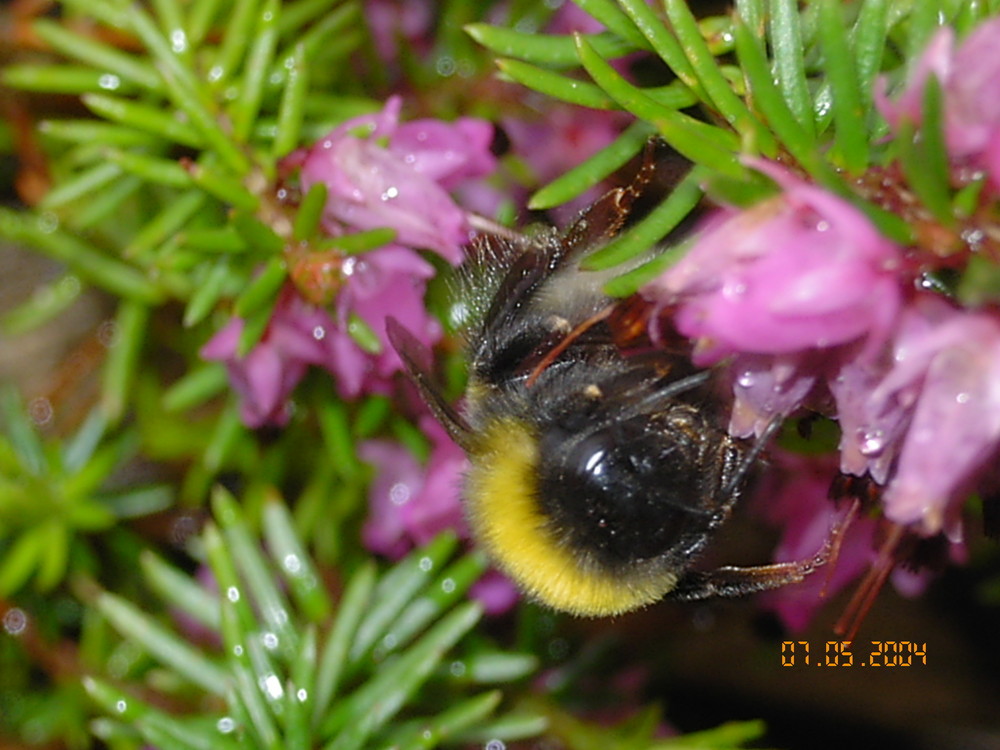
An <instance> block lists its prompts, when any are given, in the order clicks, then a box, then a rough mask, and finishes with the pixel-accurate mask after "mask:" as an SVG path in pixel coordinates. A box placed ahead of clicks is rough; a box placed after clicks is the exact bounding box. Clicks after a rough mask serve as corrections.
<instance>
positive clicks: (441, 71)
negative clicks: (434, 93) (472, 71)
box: [434, 55, 456, 77]
mask: <svg viewBox="0 0 1000 750" xmlns="http://www.w3.org/2000/svg"><path fill="white" fill-rule="evenodd" d="M455 67H456V66H455V58H453V57H449V56H448V55H442V56H441V57H439V58H438V59H437V63H435V65H434V69H435V70H436V71H437V74H438V75H439V76H445V77H447V76H450V75H454V73H455Z"/></svg>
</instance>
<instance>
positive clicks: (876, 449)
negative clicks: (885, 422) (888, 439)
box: [858, 430, 885, 458]
mask: <svg viewBox="0 0 1000 750" xmlns="http://www.w3.org/2000/svg"><path fill="white" fill-rule="evenodd" d="M858 450H860V451H861V455H863V456H868V457H869V458H871V457H873V456H877V455H878V454H880V453H881V452H882V451H883V450H885V434H884V433H883V432H882V430H872V431H871V432H866V433H864V435H862V437H861V446H860V447H859V448H858Z"/></svg>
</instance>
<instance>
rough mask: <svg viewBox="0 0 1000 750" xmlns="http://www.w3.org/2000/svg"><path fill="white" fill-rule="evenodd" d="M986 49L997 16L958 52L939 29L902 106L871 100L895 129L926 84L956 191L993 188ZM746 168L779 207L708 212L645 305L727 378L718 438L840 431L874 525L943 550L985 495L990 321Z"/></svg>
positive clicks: (886, 250)
mask: <svg viewBox="0 0 1000 750" xmlns="http://www.w3.org/2000/svg"><path fill="white" fill-rule="evenodd" d="M998 45H1000V19H998V20H993V21H990V22H988V23H986V24H983V25H982V26H980V27H979V28H977V29H976V30H975V31H973V32H972V33H971V34H970V35H969V36H968V38H967V39H966V40H965V41H964V42H963V43H962V44H961V46H959V48H958V49H957V50H955V49H953V46H954V40H953V33H952V32H951V31H950V30H942V31H940V32H939V33H938V34H937V36H935V38H934V39H933V41H932V43H931V44H930V46H929V48H928V50H927V52H926V53H925V54H924V56H923V58H922V59H921V60H920V62H919V64H918V65H917V66H916V68H915V70H914V71H913V75H912V78H911V80H910V81H909V82H908V84H907V86H906V87H905V89H904V91H903V93H902V94H901V95H900V96H899V97H898V98H897V99H895V100H894V101H890V100H889V99H887V98H886V97H885V96H884V95H880V96H879V98H880V109H881V111H882V112H883V114H884V116H885V117H886V119H887V121H888V122H889V123H890V126H891V127H892V128H894V130H898V128H900V127H901V126H902V124H903V123H904V122H908V123H910V124H911V125H914V126H919V124H920V117H921V106H920V105H921V102H922V101H923V99H924V94H923V91H924V88H925V86H926V84H927V81H928V80H929V77H930V76H931V75H934V76H936V77H937V79H938V81H939V82H940V84H941V88H942V93H943V103H944V112H945V119H944V125H945V136H946V138H945V140H946V145H947V149H948V156H949V160H950V165H951V169H952V176H953V178H954V183H955V185H960V184H963V183H964V182H966V181H967V180H968V179H969V175H970V170H974V171H975V173H976V175H977V176H978V177H979V178H983V179H985V181H986V182H987V183H988V184H993V185H1000V162H998V161H997V158H998V157H1000V104H998V102H1000V99H998V98H997V96H996V94H995V92H994V91H993V89H994V88H995V86H996V83H995V82H996V81H997V80H1000V75H998V74H1000V62H998V59H1000V58H998V57H997V56H996V55H995V54H994V53H993V51H994V50H995V49H996V48H997V46H998ZM751 164H752V166H754V167H755V168H757V169H758V170H760V171H761V172H763V173H765V174H767V175H768V176H770V177H771V178H772V179H774V180H775V181H776V182H777V183H778V186H779V188H780V192H779V194H778V195H777V196H775V197H773V198H770V199H768V200H766V201H764V202H762V203H759V204H757V205H755V206H752V207H750V208H749V209H746V210H741V211H737V210H735V209H728V208H727V209H722V210H720V211H719V212H718V214H717V215H715V216H714V217H712V218H711V219H710V220H709V221H708V223H707V224H706V225H705V226H704V227H703V228H702V230H701V232H700V233H699V234H698V235H697V236H696V238H695V239H694V241H693V244H692V247H691V248H690V251H689V252H688V253H687V255H686V256H685V257H684V258H683V259H682V260H681V261H680V262H679V263H677V264H676V265H675V266H674V267H672V268H670V269H669V270H668V271H667V272H666V273H665V274H663V276H662V277H660V278H659V279H657V280H655V281H654V282H653V283H651V284H650V285H649V286H648V287H647V288H646V289H645V290H644V294H646V295H647V296H648V297H650V298H651V299H654V300H656V301H657V302H658V303H660V304H665V305H675V306H676V309H677V312H676V325H677V327H678V329H679V330H680V331H681V332H682V333H683V334H684V335H686V336H688V337H690V338H691V339H692V340H693V341H694V342H695V355H696V358H697V359H698V361H699V362H700V363H702V364H712V363H716V362H720V361H722V360H724V359H725V360H727V361H728V362H729V363H730V368H731V373H732V382H733V390H734V394H735V407H734V410H733V414H732V419H731V423H730V431H731V432H732V433H733V434H735V435H739V436H743V437H745V436H749V435H752V434H755V433H756V434H758V435H759V434H760V433H761V432H762V431H763V429H764V428H765V427H766V426H767V425H768V424H769V423H770V422H772V421H773V420H775V419H781V418H783V417H785V416H787V415H789V414H791V413H792V412H794V411H795V410H796V409H798V408H800V407H802V406H809V407H811V408H813V409H815V410H817V411H820V412H825V413H827V414H829V415H831V416H833V417H835V418H836V419H837V420H838V421H839V423H840V427H841V435H842V436H841V443H840V457H839V469H840V470H841V471H843V472H845V473H848V474H853V475H858V476H862V475H865V474H867V475H870V476H871V477H872V478H873V479H874V480H875V481H876V482H878V483H879V484H880V485H882V487H883V493H882V511H883V514H884V516H885V518H886V519H887V520H888V521H890V522H892V523H895V524H898V525H899V526H901V527H904V528H905V529H907V530H908V531H911V532H914V533H916V534H918V535H921V536H932V535H936V534H939V533H944V534H945V535H946V536H947V538H948V539H950V540H951V541H952V542H956V543H957V542H959V541H960V540H961V535H962V526H961V510H962V506H963V504H964V501H965V499H966V498H967V497H968V495H969V493H970V492H972V491H975V490H977V489H981V488H983V487H984V485H986V484H992V483H993V482H994V481H995V480H994V477H992V476H991V474H992V473H993V471H992V466H993V464H994V463H995V461H996V458H997V456H998V453H1000V316H998V315H997V313H996V311H994V310H978V311H974V310H969V309H965V308H963V307H962V306H960V305H959V304H958V303H957V302H955V301H954V300H952V299H951V298H949V297H947V296H945V295H943V294H939V293H936V292H931V291H927V290H926V289H923V288H921V285H919V284H916V283H914V282H915V277H916V274H917V271H915V270H914V269H913V267H912V264H911V263H910V262H909V259H910V258H911V257H913V256H914V255H916V254H919V253H920V251H921V250H920V248H919V247H909V248H904V247H900V246H897V245H896V244H894V243H893V242H891V241H889V240H888V239H887V238H885V237H884V236H883V235H881V234H880V233H879V231H878V230H877V229H876V228H875V226H874V225H873V224H872V223H871V222H870V221H869V219H868V218H867V216H866V215H865V214H864V213H863V212H862V211H860V210H859V209H857V208H855V207H854V206H853V205H851V204H850V203H849V202H847V201H846V200H844V199H843V198H840V197H837V196H835V195H833V194H831V193H829V192H827V191H825V190H823V189H821V188H819V187H817V186H815V185H813V184H809V183H806V182H805V181H803V180H802V179H800V178H798V177H796V176H793V175H792V174H791V173H789V172H788V171H786V170H785V168H784V167H781V166H780V165H777V164H772V163H761V162H751ZM831 473H832V472H831ZM829 479H830V477H829V476H828V477H827V480H826V481H827V484H828V483H829ZM801 489H802V488H799V490H801ZM800 494H804V495H810V494H812V495H815V494H817V493H815V492H812V493H810V492H801V493H800ZM824 494H825V493H824ZM809 507H811V506H810V504H809V503H807V502H804V503H802V504H801V506H800V511H801V513H803V514H805V515H804V516H803V518H804V517H805V516H815V513H814V512H813V511H811V510H809ZM785 520H786V521H787V520H788V519H785ZM798 526H800V527H801V529H805V528H807V527H808V528H812V526H810V525H809V524H807V523H804V522H803V523H801V524H798ZM804 536H805V535H801V537H802V538H804ZM812 542H813V544H814V546H813V548H812V550H811V551H815V549H816V547H817V546H818V545H815V542H816V540H812ZM785 547H787V548H795V552H796V554H798V553H802V552H805V553H806V554H810V553H811V551H810V550H806V549H804V548H802V549H800V547H801V545H800V544H796V543H788V542H787V540H786V544H785ZM785 551H786V552H787V551H788V549H786V550H785Z"/></svg>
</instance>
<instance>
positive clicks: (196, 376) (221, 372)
mask: <svg viewBox="0 0 1000 750" xmlns="http://www.w3.org/2000/svg"><path fill="white" fill-rule="evenodd" d="M228 382H229V378H228V376H227V375H226V368H225V367H223V366H222V365H221V364H220V363H218V362H209V363H206V364H204V365H201V366H200V367H197V368H196V369H194V370H191V372H189V373H187V374H186V375H185V376H184V377H182V378H181V379H180V380H178V381H177V382H176V383H174V384H173V385H172V386H170V387H169V388H168V389H167V390H165V391H164V392H163V408H164V409H165V410H166V411H168V412H180V411H186V410H188V409H192V408H194V407H195V406H198V405H199V404H203V403H204V402H206V401H208V399H210V398H212V397H213V396H216V395H218V394H219V393H221V392H222V391H223V389H225V387H226V385H227V383H228Z"/></svg>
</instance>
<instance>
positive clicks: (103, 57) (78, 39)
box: [32, 19, 163, 92]
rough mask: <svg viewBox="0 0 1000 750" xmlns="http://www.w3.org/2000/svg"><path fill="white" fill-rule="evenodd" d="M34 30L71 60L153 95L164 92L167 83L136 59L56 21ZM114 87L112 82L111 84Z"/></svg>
mask: <svg viewBox="0 0 1000 750" xmlns="http://www.w3.org/2000/svg"><path fill="white" fill-rule="evenodd" d="M32 29H33V30H34V32H35V33H36V34H38V36H39V37H41V38H42V39H43V40H44V41H46V42H48V43H49V44H50V45H52V48H53V49H55V50H56V51H57V52H60V53H62V54H64V55H66V56H67V57H72V58H73V59H75V60H79V61H80V62H83V63H87V64H88V65H92V66H93V67H95V68H97V69H98V70H99V71H106V73H108V74H112V75H117V76H120V77H121V78H123V79H125V80H127V81H131V82H133V83H136V84H138V85H139V86H142V87H143V88H146V89H149V90H150V91H154V92H161V91H163V83H162V81H161V80H160V77H159V76H158V75H157V74H156V71H155V70H154V69H153V68H152V67H151V66H150V65H148V64H147V63H146V62H143V61H141V60H139V59H138V58H136V57H134V56H132V55H129V54H126V53H124V52H120V51H119V50H117V49H115V48H114V47H109V46H107V45H105V44H101V43H100V42H95V41H92V40H90V39H87V38H86V37H83V36H80V35H79V34H75V33H73V32H72V31H67V30H66V28H65V27H63V26H62V25H61V24H59V23H57V22H55V21H49V20H46V19H42V20H39V21H35V23H34V24H33V25H32ZM110 83H112V82H111V81H109V84H110ZM103 88H107V87H106V86H105V87H103Z"/></svg>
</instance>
